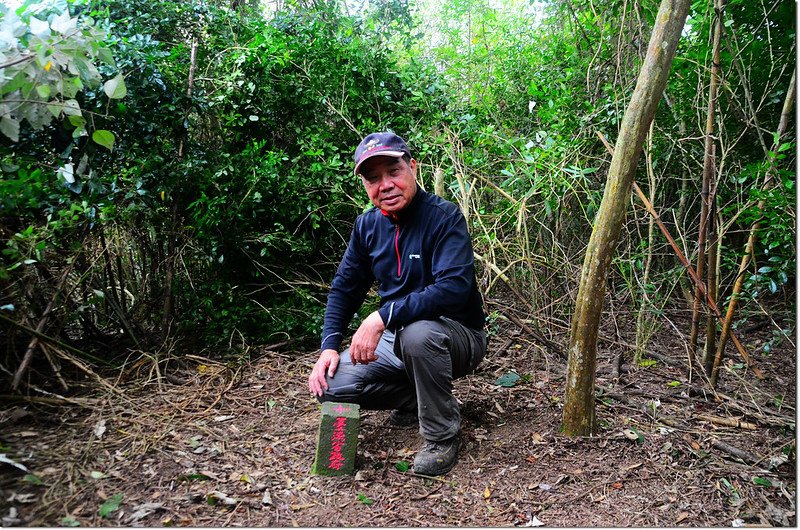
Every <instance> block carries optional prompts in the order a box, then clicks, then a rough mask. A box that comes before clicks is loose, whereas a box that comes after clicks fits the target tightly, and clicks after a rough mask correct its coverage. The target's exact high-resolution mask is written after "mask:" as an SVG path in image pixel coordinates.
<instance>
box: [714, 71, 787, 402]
mask: <svg viewBox="0 0 800 530" xmlns="http://www.w3.org/2000/svg"><path fill="white" fill-rule="evenodd" d="M796 90H797V68H795V70H794V72H792V78H791V80H790V81H789V90H788V91H787V92H786V97H785V98H784V100H783V110H782V111H781V119H780V122H779V123H778V130H777V135H776V136H777V140H776V142H775V145H773V146H772V154H773V155H777V154H778V149H779V148H780V145H781V140H782V137H783V135H784V133H786V129H787V128H788V126H789V120H790V119H791V117H792V108H793V107H794V99H795V92H796ZM774 159H775V157H774V156H770V157H768V160H769V164H770V166H769V167H768V169H767V171H766V173H765V174H764V183H763V184H762V185H761V189H762V190H768V189H769V188H771V187H772V186H773V185H774V182H773V180H772V163H773V162H772V161H773V160H774ZM764 205H765V202H764V199H761V200H760V201H759V202H758V212H759V214H760V213H761V212H763V211H764ZM760 227H761V222H760V221H756V222H755V223H753V225H752V226H751V227H750V233H749V234H748V237H747V244H746V245H745V247H744V255H743V256H742V259H741V261H740V262H739V272H738V274H737V275H736V281H735V282H734V284H733V292H732V293H731V299H730V302H728V309H727V310H726V311H725V320H724V321H723V322H722V332H721V333H720V337H719V344H718V345H717V351H716V353H715V355H714V364H713V366H712V368H711V385H712V386H716V384H717V377H718V372H719V366H720V363H721V362H722V355H723V353H724V351H725V346H726V345H727V343H728V336H729V335H730V331H731V323H732V322H733V314H734V312H735V311H736V304H737V303H738V302H739V294H740V293H741V292H742V285H743V283H744V275H745V272H746V271H747V267H748V265H750V257H751V256H752V255H753V247H754V246H755V242H756V232H758V229H759V228H760Z"/></svg>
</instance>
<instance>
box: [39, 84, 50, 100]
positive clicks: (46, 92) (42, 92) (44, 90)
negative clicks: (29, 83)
mask: <svg viewBox="0 0 800 530" xmlns="http://www.w3.org/2000/svg"><path fill="white" fill-rule="evenodd" d="M50 90H51V89H50V85H36V93H37V94H39V97H41V98H42V99H47V98H49V97H50Z"/></svg>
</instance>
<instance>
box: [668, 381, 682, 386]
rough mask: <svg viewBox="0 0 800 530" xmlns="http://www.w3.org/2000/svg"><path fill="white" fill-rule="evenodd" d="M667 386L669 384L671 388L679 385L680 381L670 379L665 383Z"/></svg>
mask: <svg viewBox="0 0 800 530" xmlns="http://www.w3.org/2000/svg"><path fill="white" fill-rule="evenodd" d="M667 386H671V387H672V388H675V387H676V386H681V382H680V381H670V382H669V383H667Z"/></svg>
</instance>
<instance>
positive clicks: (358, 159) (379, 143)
mask: <svg viewBox="0 0 800 530" xmlns="http://www.w3.org/2000/svg"><path fill="white" fill-rule="evenodd" d="M403 155H408V156H409V157H411V151H409V149H408V146H407V145H406V141H405V140H403V139H402V138H400V137H399V136H397V135H396V134H394V133H391V132H380V133H372V134H370V135H367V136H366V137H365V138H364V139H363V140H361V143H360V144H358V147H356V154H355V156H354V157H353V158H354V160H355V163H356V167H355V169H353V174H354V175H358V168H360V167H361V163H362V162H364V160H367V159H368V158H372V157H373V156H393V157H395V158H400V157H402V156H403Z"/></svg>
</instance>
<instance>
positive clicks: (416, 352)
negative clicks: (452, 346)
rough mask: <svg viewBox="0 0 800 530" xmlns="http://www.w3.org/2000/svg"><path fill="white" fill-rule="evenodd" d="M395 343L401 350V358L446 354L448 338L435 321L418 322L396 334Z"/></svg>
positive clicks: (440, 325) (439, 323)
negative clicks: (396, 339) (397, 338)
mask: <svg viewBox="0 0 800 530" xmlns="http://www.w3.org/2000/svg"><path fill="white" fill-rule="evenodd" d="M397 335H398V337H399V340H398V341H396V344H398V345H399V346H400V348H401V351H400V352H399V353H401V355H402V356H412V357H416V356H423V355H430V354H434V353H448V352H449V350H448V348H449V343H450V336H449V335H448V334H447V333H446V332H445V330H444V328H443V326H442V324H441V322H438V321H436V320H418V321H416V322H412V323H411V324H408V325H407V326H404V327H403V328H402V330H400V331H398V332H397Z"/></svg>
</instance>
